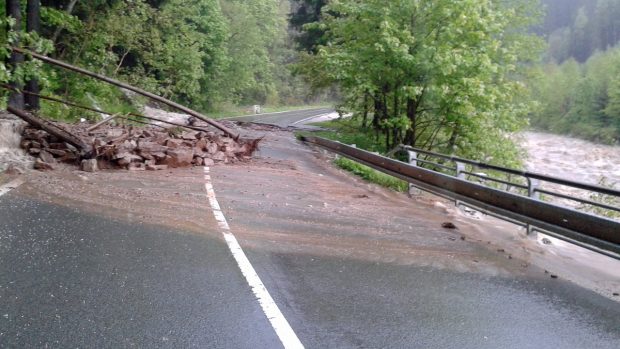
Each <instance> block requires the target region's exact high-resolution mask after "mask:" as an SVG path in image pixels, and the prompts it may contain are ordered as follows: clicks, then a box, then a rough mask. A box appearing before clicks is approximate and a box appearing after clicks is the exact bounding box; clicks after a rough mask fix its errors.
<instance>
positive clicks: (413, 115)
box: [404, 98, 418, 147]
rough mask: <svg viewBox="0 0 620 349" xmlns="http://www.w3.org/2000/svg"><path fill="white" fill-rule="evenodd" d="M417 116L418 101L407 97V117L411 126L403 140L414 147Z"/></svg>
mask: <svg viewBox="0 0 620 349" xmlns="http://www.w3.org/2000/svg"><path fill="white" fill-rule="evenodd" d="M417 117H418V103H417V102H416V101H415V100H414V99H412V98H407V118H409V120H410V121H411V128H410V129H409V130H407V134H406V135H405V141H404V142H405V144H407V145H410V146H412V147H415V143H416V131H417V121H418V120H417Z"/></svg>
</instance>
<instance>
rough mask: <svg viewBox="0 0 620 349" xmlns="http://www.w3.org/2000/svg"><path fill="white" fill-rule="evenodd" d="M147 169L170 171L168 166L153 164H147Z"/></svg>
mask: <svg viewBox="0 0 620 349" xmlns="http://www.w3.org/2000/svg"><path fill="white" fill-rule="evenodd" d="M146 169H147V170H148V171H162V170H167V169H168V165H152V164H147V165H146Z"/></svg>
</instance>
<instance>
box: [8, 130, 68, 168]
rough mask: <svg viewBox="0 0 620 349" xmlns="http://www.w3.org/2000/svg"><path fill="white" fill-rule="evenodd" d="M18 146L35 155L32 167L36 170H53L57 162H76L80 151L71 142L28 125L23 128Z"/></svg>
mask: <svg viewBox="0 0 620 349" xmlns="http://www.w3.org/2000/svg"><path fill="white" fill-rule="evenodd" d="M20 147H21V148H22V149H24V150H26V151H27V152H28V154H30V155H32V156H34V157H36V160H35V162H34V168H35V169H37V170H43V171H44V170H53V169H54V165H55V164H56V163H57V162H65V163H76V162H77V161H78V159H79V158H80V152H79V151H78V149H77V148H75V147H74V146H72V145H71V144H68V143H64V142H61V141H60V140H58V139H57V138H56V137H54V136H51V135H49V134H48V133H47V132H45V131H42V130H37V129H34V128H29V127H26V128H25V129H24V132H23V134H22V141H21V144H20Z"/></svg>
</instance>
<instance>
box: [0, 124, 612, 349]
mask: <svg viewBox="0 0 620 349" xmlns="http://www.w3.org/2000/svg"><path fill="white" fill-rule="evenodd" d="M61 175H62V174H55V173H50V174H46V175H45V176H49V177H41V178H45V180H43V179H41V178H39V179H38V181H39V182H37V183H30V184H29V183H28V182H27V183H26V184H24V185H23V186H21V187H19V188H17V189H15V190H13V191H11V192H10V193H9V194H6V195H3V196H0V305H1V306H0V348H22V347H23V348H31V347H35V348H69V347H71V348H73V347H76V348H77V347H87V348H119V347H136V348H189V347H195V348H279V347H282V345H281V343H280V341H279V339H278V337H277V336H276V334H275V332H274V330H273V328H272V327H271V325H270V323H269V321H268V320H267V318H266V316H265V315H264V313H263V311H262V309H261V307H260V306H259V303H258V301H257V299H256V297H255V296H254V295H253V294H252V292H251V290H250V288H249V286H248V284H247V282H246V280H245V279H244V277H243V275H242V274H241V272H240V270H239V268H238V266H237V264H236V262H235V260H234V259H233V257H232V255H231V253H230V251H229V250H228V248H227V246H226V245H225V243H224V241H223V240H222V239H221V238H219V236H220V235H219V234H220V232H219V230H218V228H217V224H216V222H215V221H214V219H213V218H210V219H206V218H205V219H203V220H197V219H196V218H195V215H196V212H198V213H199V214H200V212H201V211H202V210H203V208H204V215H205V216H212V214H211V212H208V211H207V210H206V207H205V206H206V197H205V196H204V193H202V192H200V190H201V189H200V188H203V189H202V190H204V178H203V173H202V171H192V170H185V171H184V172H176V174H175V173H173V172H171V173H170V174H167V175H166V178H168V177H169V176H172V177H175V176H176V177H177V178H181V175H183V176H185V178H186V180H185V182H183V184H178V188H170V187H168V185H170V184H174V183H175V182H174V180H167V181H164V180H163V179H161V178H159V179H158V178H157V177H156V175H157V174H144V173H142V174H140V173H131V172H129V173H126V174H125V173H123V174H122V176H123V177H124V178H126V179H128V180H131V181H129V182H122V181H121V180H119V179H118V177H114V176H116V175H117V174H112V175H110V176H112V177H108V176H107V175H106V173H98V174H92V175H90V177H89V180H88V181H82V180H81V179H78V178H75V179H71V178H69V177H62V181H58V182H53V181H52V182H50V181H49V179H50V178H52V177H53V176H61ZM211 177H212V178H213V186H214V188H215V192H216V194H217V196H218V200H219V202H220V205H221V206H222V212H223V213H224V214H225V216H226V218H227V220H228V222H229V224H230V228H231V230H232V233H233V234H235V235H236V236H237V238H238V240H239V242H240V244H241V246H242V247H243V249H244V250H245V252H246V254H247V256H248V258H249V261H250V262H251V263H252V265H253V266H254V268H255V270H256V272H257V273H258V275H259V276H260V278H261V279H262V281H263V283H264V284H265V286H266V288H267V290H268V291H269V292H270V293H271V295H272V296H273V298H274V300H275V302H276V304H277V305H278V307H279V308H280V310H281V311H282V313H283V315H284V317H285V318H286V319H287V320H288V322H289V323H290V325H291V326H292V328H293V330H294V331H295V332H296V334H297V336H298V337H299V339H300V340H301V342H302V343H303V344H304V345H305V347H306V348H472V349H474V348H476V349H478V348H519V349H521V348H613V349H617V348H618V343H620V303H619V302H617V301H612V300H610V299H607V298H605V297H602V296H600V295H598V294H596V293H594V292H592V291H589V290H586V289H583V288H581V287H578V286H576V285H574V284H572V283H570V282H568V281H565V280H563V279H562V278H559V279H552V278H550V277H549V275H548V274H545V273H543V272H542V270H539V269H536V268H534V267H528V268H526V269H523V268H522V267H521V264H522V261H519V260H518V259H516V258H514V259H513V258H511V259H508V258H507V256H506V255H505V253H504V252H501V253H500V252H495V249H496V248H497V247H492V248H491V250H489V249H488V248H487V247H486V246H487V245H486V243H481V242H476V241H475V240H474V239H473V238H471V237H470V236H469V235H468V237H467V239H466V240H461V239H459V236H460V234H467V230H466V228H465V227H462V230H460V231H457V232H455V231H447V230H445V229H442V228H441V227H440V224H439V223H440V222H441V220H440V219H442V217H441V216H439V215H438V214H436V213H435V211H433V210H432V209H431V208H426V207H423V205H417V204H416V203H415V202H413V201H411V200H409V199H407V198H405V197H404V196H399V195H396V194H390V193H385V192H383V191H378V190H375V189H373V187H370V186H367V185H364V184H362V183H360V182H356V181H354V180H352V179H351V177H349V176H348V175H346V174H342V173H341V172H338V171H336V170H334V169H333V168H331V167H330V166H329V165H328V163H326V162H325V161H322V160H321V159H319V158H317V154H316V153H315V152H313V151H311V150H309V149H308V148H306V147H304V146H303V145H301V144H299V143H298V142H297V141H295V139H294V137H292V136H291V135H290V134H288V133H285V132H275V133H272V134H268V135H267V136H266V139H265V140H264V142H263V143H262V148H261V152H260V153H259V154H258V158H257V159H256V160H255V161H254V162H252V163H249V164H239V165H235V166H216V167H214V168H212V169H211ZM110 178H114V179H115V180H110ZM36 180H37V179H36V178H35V179H33V181H36ZM71 180H75V181H76V182H74V183H72V182H71ZM97 180H98V181H99V182H97ZM60 182H62V183H65V184H66V185H67V186H68V187H74V188H75V191H77V190H78V188H79V190H88V188H89V187H92V188H101V187H103V186H104V185H107V186H108V187H105V190H106V191H108V192H109V191H112V192H113V191H114V190H115V189H114V188H115V186H117V189H116V190H118V191H119V192H120V191H122V190H126V187H131V189H132V190H136V191H135V193H138V192H140V193H142V194H140V195H149V193H150V192H149V191H148V190H142V189H144V188H149V186H153V187H163V188H164V189H165V191H164V193H168V195H164V196H161V197H159V196H156V197H155V199H154V200H155V201H161V203H160V205H161V206H162V207H166V208H168V209H170V208H169V207H168V206H169V205H171V203H172V202H173V201H172V199H170V198H169V197H170V196H173V197H177V196H178V197H182V198H185V199H184V201H188V200H196V203H195V204H194V206H196V208H197V210H196V211H195V212H194V211H191V214H189V213H188V212H190V209H189V208H187V207H186V208H183V209H177V210H176V211H178V212H175V216H177V217H178V218H179V220H181V221H182V220H184V219H185V220H192V219H194V220H195V223H200V224H194V225H187V227H188V228H187V229H188V230H187V231H186V230H185V229H184V228H183V227H182V226H181V225H179V226H176V227H167V226H166V225H154V224H147V223H145V221H148V220H145V219H144V216H143V215H144V213H139V214H133V213H132V212H134V211H133V209H132V207H130V206H131V205H130V206H127V207H125V206H120V205H119V204H118V203H110V204H109V205H110V206H120V207H122V208H123V209H122V210H121V211H126V215H123V216H122V217H115V216H114V215H109V216H108V215H104V214H94V213H93V209H92V208H90V207H89V204H88V199H84V202H83V204H76V203H75V202H74V201H69V200H66V202H64V204H62V205H57V204H51V203H45V202H44V201H46V200H44V199H35V198H34V197H33V195H32V193H33V192H35V193H39V194H40V196H41V198H46V197H48V196H50V194H49V193H48V192H46V190H51V189H48V188H49V187H50V186H53V185H54V184H53V183H60ZM49 183H52V184H49ZM67 183H68V184H67ZM188 183H189V184H188ZM56 185H60V184H56ZM139 186H142V188H140V187H139ZM83 188H86V189H83ZM91 191H93V192H95V189H91ZM132 193H133V192H132ZM69 194H70V193H67V195H69ZM58 195H60V196H62V192H61V193H58V192H56V196H58ZM135 195H138V194H132V196H135ZM76 197H77V198H79V197H82V195H77V196H76ZM117 199H118V200H122V197H119V198H117ZM198 200H200V201H198ZM60 201H62V200H60ZM108 201H112V202H114V200H112V197H111V199H109V200H108ZM149 205H154V204H153V203H151V202H150V201H149ZM172 210H173V211H174V208H172ZM95 211H96V210H95ZM150 211H152V212H160V211H157V210H156V207H155V206H153V207H151V208H150ZM161 212H164V211H161ZM459 224H460V223H459ZM192 226H198V229H197V231H195V230H192V229H193V228H191V227H192ZM504 248H506V249H508V247H504Z"/></svg>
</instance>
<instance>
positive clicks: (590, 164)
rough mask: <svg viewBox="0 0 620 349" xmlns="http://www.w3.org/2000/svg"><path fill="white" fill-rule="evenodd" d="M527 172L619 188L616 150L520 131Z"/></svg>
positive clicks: (619, 164) (618, 150)
mask: <svg viewBox="0 0 620 349" xmlns="http://www.w3.org/2000/svg"><path fill="white" fill-rule="evenodd" d="M521 138H522V141H521V144H522V146H523V147H524V149H525V150H526V151H527V154H528V158H527V160H526V167H527V170H529V171H532V172H539V173H544V174H547V175H551V176H556V177H562V178H566V179H570V180H573V181H579V182H586V183H594V184H596V183H599V181H601V179H604V180H605V181H606V182H607V183H608V184H615V185H616V186H620V147H619V146H608V145H602V144H596V143H592V142H588V141H584V140H580V139H576V138H571V137H566V136H558V135H553V134H549V133H542V132H524V133H523V134H521Z"/></svg>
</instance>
